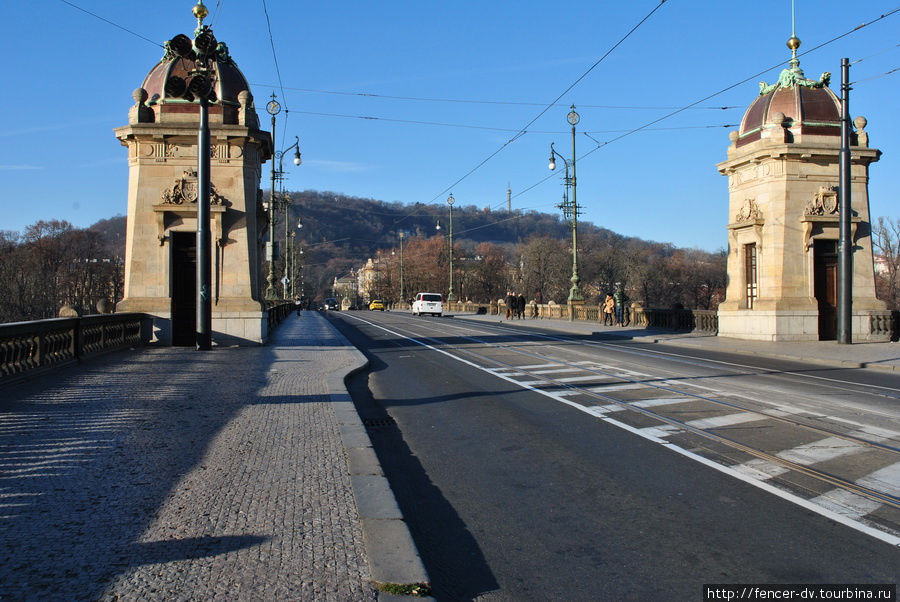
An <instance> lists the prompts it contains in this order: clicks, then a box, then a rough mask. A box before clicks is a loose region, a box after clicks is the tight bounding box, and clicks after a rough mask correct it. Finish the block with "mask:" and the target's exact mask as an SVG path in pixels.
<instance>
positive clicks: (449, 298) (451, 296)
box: [447, 192, 456, 301]
mask: <svg viewBox="0 0 900 602" xmlns="http://www.w3.org/2000/svg"><path fill="white" fill-rule="evenodd" d="M454 201H456V199H454V198H453V193H452V192H451V193H450V196H449V197H448V198H447V204H448V205H450V292H449V294H448V295H447V301H456V295H454V294H453V203H454Z"/></svg>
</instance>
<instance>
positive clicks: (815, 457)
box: [775, 437, 866, 466]
mask: <svg viewBox="0 0 900 602" xmlns="http://www.w3.org/2000/svg"><path fill="white" fill-rule="evenodd" d="M865 449H866V448H865V446H863V445H861V444H859V443H855V442H853V441H848V440H847V439H841V438H839V437H828V438H826V439H822V440H820V441H813V442H812V443H807V444H805V445H800V446H797V447H794V448H792V449H786V450H784V451H782V452H778V453H777V454H775V455H776V456H778V457H779V458H781V459H783V460H787V461H789V462H793V463H795V464H802V465H804V466H808V465H810V464H816V463H818V462H825V461H827V460H833V459H835V458H839V457H841V456H847V455H850V454H855V453H859V452H861V451H864V450H865Z"/></svg>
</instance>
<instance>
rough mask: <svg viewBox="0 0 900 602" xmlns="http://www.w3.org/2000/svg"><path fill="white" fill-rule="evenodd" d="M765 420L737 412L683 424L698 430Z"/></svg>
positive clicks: (762, 417)
mask: <svg viewBox="0 0 900 602" xmlns="http://www.w3.org/2000/svg"><path fill="white" fill-rule="evenodd" d="M765 419H766V417H765V416H762V415H760V414H754V413H753V412H739V413H737V414H726V415H725V416H714V417H713V418H700V419H698V420H690V421H688V422H685V424H686V425H688V426H692V427H694V428H698V429H714V428H720V427H723V426H732V425H735V424H743V423H745V422H756V421H757V420H765Z"/></svg>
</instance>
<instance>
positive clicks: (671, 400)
mask: <svg viewBox="0 0 900 602" xmlns="http://www.w3.org/2000/svg"><path fill="white" fill-rule="evenodd" d="M690 401H693V399H690V398H688V397H660V398H657V399H641V400H640V401H633V402H631V404H630V405H633V406H635V407H638V408H655V407H658V406H668V405H673V404H678V403H688V402H690Z"/></svg>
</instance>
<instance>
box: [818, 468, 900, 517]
mask: <svg viewBox="0 0 900 602" xmlns="http://www.w3.org/2000/svg"><path fill="white" fill-rule="evenodd" d="M856 484H857V485H862V486H863V487H869V488H872V489H875V490H877V491H881V492H884V493H887V494H888V495H893V496H897V495H898V494H900V462H897V463H895V464H891V465H889V466H885V467H884V468H882V469H880V470H876V471H875V472H873V473H871V474H867V475H866V476H864V477H862V478H861V479H857V480H856ZM813 501H815V502H816V503H819V504H822V506H824V507H826V508H829V509H830V510H832V511H834V512H837V513H839V514H842V515H844V516H847V517H849V518H860V517H862V516H865V515H866V514H870V513H872V512H874V511H876V510H878V508H879V507H880V506H881V504H879V503H878V502H877V501H875V500H872V499H869V498H867V497H863V496H861V495H858V494H856V493H853V492H852V491H847V490H846V489H833V490H831V491H829V492H828V493H825V494H822V495H820V496H819V497H817V498H815V499H814V500H813Z"/></svg>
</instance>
